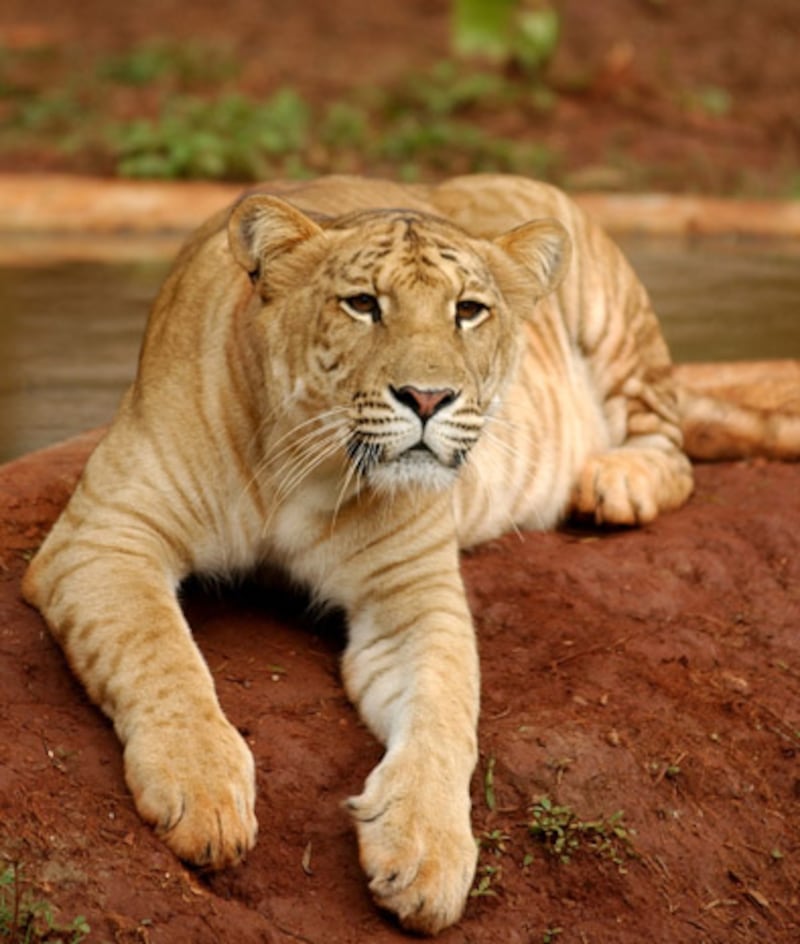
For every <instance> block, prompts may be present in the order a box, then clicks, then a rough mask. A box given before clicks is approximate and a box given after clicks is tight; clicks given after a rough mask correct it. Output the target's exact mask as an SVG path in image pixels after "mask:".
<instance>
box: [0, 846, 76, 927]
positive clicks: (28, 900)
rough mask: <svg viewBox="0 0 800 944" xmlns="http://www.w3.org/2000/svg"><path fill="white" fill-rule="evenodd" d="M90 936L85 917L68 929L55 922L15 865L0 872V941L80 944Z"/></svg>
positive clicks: (71, 924)
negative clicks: (29, 891)
mask: <svg viewBox="0 0 800 944" xmlns="http://www.w3.org/2000/svg"><path fill="white" fill-rule="evenodd" d="M88 933H89V925H88V924H87V922H86V919H85V918H84V917H83V916H82V915H78V917H76V918H74V919H73V920H72V922H71V923H70V924H68V925H62V924H59V923H57V922H56V920H55V917H54V914H53V908H52V906H51V905H50V904H49V903H48V902H46V901H37V900H35V899H33V898H32V897H31V896H30V895H29V894H28V893H27V891H26V889H25V880H24V879H23V876H22V869H21V868H20V866H19V865H18V864H17V863H16V862H12V863H10V864H8V865H6V867H5V868H4V869H3V871H2V872H0V939H2V940H3V941H4V942H7V944H37V942H46V944H79V942H80V941H82V940H83V939H84V938H85V937H86V936H87V935H88Z"/></svg>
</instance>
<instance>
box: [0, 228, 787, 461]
mask: <svg viewBox="0 0 800 944" xmlns="http://www.w3.org/2000/svg"><path fill="white" fill-rule="evenodd" d="M620 242H621V243H622V245H623V248H624V249H625V251H626V253H627V254H628V257H629V258H630V259H631V261H632V263H633V265H634V267H635V268H636V270H637V271H638V273H639V275H640V277H641V278H642V279H643V281H644V282H645V284H646V285H647V287H648V289H649V290H650V292H651V295H652V297H653V301H654V304H655V307H656V311H658V313H659V316H660V318H661V321H662V324H663V328H664V333H665V334H666V336H667V340H668V342H669V344H670V347H671V349H672V352H673V356H674V358H675V360H676V361H705V360H737V359H758V358H769V357H800V250H798V248H797V247H792V246H787V245H776V244H765V243H760V242H759V243H742V242H736V241H731V240H714V241H708V240H704V241H702V242H697V243H688V242H686V241H684V240H680V239H663V240H652V239H647V240H642V239H637V238H633V237H626V238H625V239H624V240H620ZM167 265H168V264H167V262H165V261H164V259H163V257H159V258H156V259H149V260H144V261H140V262H136V263H131V262H117V263H102V264H101V263H79V262H71V263H64V264H56V265H47V266H45V267H41V268H40V267H34V266H30V265H29V266H24V267H21V268H14V269H12V268H9V267H0V461H7V460H9V459H12V458H14V457H16V456H19V455H22V454H23V453H25V452H29V451H31V450H33V449H37V448H40V447H42V446H46V445H49V444H51V443H54V442H57V441H59V440H61V439H64V438H66V437H68V436H72V435H74V434H76V433H79V432H82V431H83V430H85V429H89V428H92V427H94V426H99V425H102V424H104V423H107V422H108V421H109V420H110V419H111V417H112V416H113V414H114V410H115V408H116V405H117V403H118V401H119V398H120V395H121V394H122V392H123V390H124V389H125V387H126V386H127V385H128V384H129V383H130V381H131V379H132V378H133V375H134V373H135V370H136V357H137V353H138V348H139V342H140V339H141V334H142V330H143V328H144V323H145V319H146V316H147V311H148V308H149V305H150V302H151V300H152V298H153V297H154V295H155V293H156V291H157V289H158V286H159V284H160V282H161V280H162V278H163V276H164V274H165V272H166V269H167Z"/></svg>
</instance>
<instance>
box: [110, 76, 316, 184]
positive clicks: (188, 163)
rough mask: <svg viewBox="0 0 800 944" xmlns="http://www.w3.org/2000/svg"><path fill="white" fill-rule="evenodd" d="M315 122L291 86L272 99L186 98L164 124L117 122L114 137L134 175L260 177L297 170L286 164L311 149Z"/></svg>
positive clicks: (171, 106) (126, 172)
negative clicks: (294, 156)
mask: <svg viewBox="0 0 800 944" xmlns="http://www.w3.org/2000/svg"><path fill="white" fill-rule="evenodd" d="M309 124H310V111H309V108H308V105H307V104H306V103H305V102H304V101H303V99H302V98H300V96H299V95H297V93H296V92H294V91H292V90H291V89H282V90H280V91H278V92H276V93H275V94H274V95H273V96H272V97H271V98H269V99H267V101H265V102H255V101H253V100H252V99H249V98H247V97H245V96H243V95H238V94H230V95H224V96H222V97H220V98H216V99H211V100H205V99H200V98H195V97H193V96H188V95H181V96H175V97H173V98H171V99H169V100H168V101H167V103H166V104H165V106H164V108H163V109H162V112H161V114H160V116H159V117H158V119H156V120H153V121H151V120H146V119H142V120H139V121H133V122H130V123H124V124H119V125H116V126H114V127H112V129H111V131H110V132H109V137H110V139H111V141H112V144H113V146H114V149H115V150H116V153H117V156H118V159H119V164H118V169H119V172H120V173H121V174H122V175H123V176H126V177H167V178H196V177H212V178H227V179H254V178H258V177H267V176H269V174H270V173H271V172H275V171H279V172H281V171H282V172H291V169H290V168H288V167H287V166H285V165H286V159H287V158H288V157H289V156H291V155H294V154H297V153H298V152H301V151H302V150H303V148H304V147H305V146H306V143H307V140H308V130H309ZM276 164H277V165H278V166H276Z"/></svg>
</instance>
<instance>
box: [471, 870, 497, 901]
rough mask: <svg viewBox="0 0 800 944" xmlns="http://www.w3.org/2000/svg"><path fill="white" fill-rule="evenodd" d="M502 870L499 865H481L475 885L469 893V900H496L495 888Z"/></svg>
mask: <svg viewBox="0 0 800 944" xmlns="http://www.w3.org/2000/svg"><path fill="white" fill-rule="evenodd" d="M502 874H503V869H502V866H499V865H481V866H479V867H478V872H477V876H476V880H475V885H474V886H473V888H472V891H470V893H469V896H470V898H496V897H497V886H498V883H499V882H500V878H501V877H502Z"/></svg>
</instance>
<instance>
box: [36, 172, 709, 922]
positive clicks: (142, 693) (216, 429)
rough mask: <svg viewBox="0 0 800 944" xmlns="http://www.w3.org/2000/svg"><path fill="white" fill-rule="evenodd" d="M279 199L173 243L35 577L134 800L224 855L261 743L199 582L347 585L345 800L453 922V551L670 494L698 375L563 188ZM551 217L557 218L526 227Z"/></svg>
mask: <svg viewBox="0 0 800 944" xmlns="http://www.w3.org/2000/svg"><path fill="white" fill-rule="evenodd" d="M285 196H286V198H287V201H288V202H286V201H283V200H279V199H277V198H275V197H273V196H270V195H268V194H254V195H251V196H249V197H247V198H245V199H244V200H243V201H241V202H240V203H239V204H237V206H236V207H235V208H234V209H233V211H232V212H231V213H226V214H222V215H220V216H219V217H217V218H216V219H214V220H212V221H210V222H209V223H208V224H207V225H206V226H205V227H203V229H202V230H200V232H199V233H198V234H197V235H196V236H195V237H194V239H193V240H192V241H191V242H190V243H189V244H188V245H187V247H186V248H185V249H184V250H183V252H182V253H181V255H180V256H179V259H178V261H177V262H176V264H175V266H174V268H173V270H172V272H171V274H170V275H169V277H168V278H167V280H166V283H165V285H164V287H163V289H162V291H161V293H160V295H159V297H158V299H157V301H156V303H155V306H154V309H153V312H152V314H151V318H150V322H149V325H148V329H147V334H146V338H145V341H144V345H143V349H142V354H141V358H140V364H139V371H138V376H137V379H136V381H135V383H134V385H133V387H132V388H131V390H130V391H129V392H128V393H127V395H126V396H125V398H124V400H123V403H122V405H121V407H120V410H119V413H118V415H117V417H116V419H115V421H114V423H113V425H112V427H111V429H110V431H109V432H108V434H107V436H106V437H105V438H104V440H103V441H102V442H101V443H100V445H99V446H98V448H97V450H96V451H95V453H94V455H93V456H92V458H91V459H90V461H89V463H88V465H87V468H86V470H85V473H84V475H83V477H82V479H81V481H80V483H79V485H78V488H77V490H76V492H75V494H74V496H73V497H72V499H71V501H70V503H69V505H68V507H67V508H66V510H65V511H64V513H63V515H62V516H61V518H60V519H59V521H58V522H57V523H56V525H55V527H54V528H53V530H52V532H51V534H50V535H49V537H48V538H47V540H46V541H45V543H44V544H43V546H42V548H41V550H40V551H39V553H38V555H37V556H36V558H35V560H34V561H33V563H32V564H31V567H30V569H29V571H28V573H27V575H26V578H25V582H24V592H25V595H26V597H27V598H28V599H29V600H30V601H31V602H33V603H34V604H35V605H36V606H38V607H39V608H40V609H41V611H42V612H43V614H44V616H45V618H46V620H47V622H48V624H49V626H50V628H51V630H52V632H53V633H54V635H55V637H56V638H57V639H58V641H59V642H60V644H61V645H62V646H63V648H64V651H65V653H66V655H67V658H68V659H69V661H70V664H71V666H72V668H73V669H74V671H75V672H76V674H77V675H78V676H79V677H80V678H81V680H82V681H83V683H84V684H85V686H86V689H87V691H88V692H89V695H90V696H91V698H92V699H93V700H94V701H95V702H96V703H97V704H98V705H99V706H100V707H101V708H102V709H103V711H104V712H106V713H107V714H108V715H109V717H110V718H112V719H113V722H114V725H115V727H116V730H117V733H118V734H119V737H120V740H121V741H122V743H123V745H124V751H125V773H126V778H127V781H128V784H129V786H130V789H131V791H132V793H133V796H134V799H135V802H136V805H137V808H138V810H139V812H140V813H141V815H142V817H143V818H144V819H145V820H147V821H148V822H150V823H152V824H153V825H154V826H155V828H156V829H157V830H158V832H159V833H160V834H161V835H162V836H163V837H164V839H165V841H166V842H167V843H168V844H169V845H170V847H171V848H172V849H173V850H174V851H175V852H176V853H177V854H178V855H179V856H180V857H182V858H184V859H186V860H188V861H190V862H194V863H197V864H201V865H209V866H213V867H221V866H225V865H229V864H232V863H236V862H238V861H239V860H240V859H241V858H242V857H243V856H244V855H245V853H246V852H247V850H248V849H250V848H251V846H252V845H253V843H254V841H255V838H256V821H255V817H254V813H253V806H254V772H253V762H252V758H251V755H250V752H249V750H248V748H247V747H246V745H245V743H244V741H243V739H242V738H241V737H240V735H239V734H238V733H237V731H236V730H235V729H234V728H233V726H232V725H231V724H230V723H229V722H228V721H227V719H226V718H225V717H224V715H223V713H222V711H221V709H220V706H219V704H218V701H217V698H216V695H215V692H214V685H213V681H212V679H211V676H210V673H209V671H208V669H207V667H206V665H205V663H204V661H203V659H202V657H201V655H200V653H199V651H198V649H197V647H196V646H195V644H194V643H193V641H192V638H191V635H190V631H189V628H188V626H187V625H186V623H185V621H184V618H183V616H182V614H181V611H180V608H179V606H178V603H177V602H176V589H177V587H178V585H179V583H180V581H181V580H183V579H184V578H185V577H186V576H187V575H188V574H190V573H194V572H199V573H207V574H231V573H235V572H238V571H242V570H245V569H249V568H253V567H255V566H257V565H259V564H261V563H264V562H271V563H274V564H278V565H280V566H282V567H284V568H285V569H286V570H287V571H288V572H289V573H290V574H292V575H293V576H294V577H295V578H297V579H299V580H301V581H304V582H305V583H306V584H307V585H308V586H309V587H310V588H311V589H312V591H313V592H314V594H315V595H317V596H318V597H320V598H322V599H325V600H329V601H331V602H334V603H336V604H338V605H340V606H342V607H344V609H345V611H346V613H347V615H348V620H349V628H350V635H349V643H348V646H347V650H346V653H345V655H344V660H343V676H344V683H345V686H346V688H347V691H348V694H349V695H350V697H351V698H352V700H353V701H354V702H355V703H356V704H357V705H358V707H359V709H360V711H361V714H362V716H363V718H364V720H365V721H366V723H367V724H368V725H369V727H370V728H371V729H372V731H373V732H374V733H375V735H376V736H377V737H378V738H380V739H381V741H382V742H383V743H384V744H385V745H386V748H387V750H386V754H385V757H384V759H383V761H382V762H381V763H380V765H379V766H378V767H377V768H376V769H375V770H374V771H373V773H372V774H371V775H370V777H369V778H368V780H367V783H366V785H365V787H364V790H363V792H362V793H361V794H360V796H357V797H355V798H353V799H351V800H350V801H349V807H350V810H351V811H352V814H353V817H354V820H355V823H356V828H357V831H358V837H359V845H360V854H361V859H362V863H363V866H364V869H365V871H366V873H367V876H368V879H369V882H370V888H371V890H372V892H373V894H374V896H375V898H376V900H377V901H378V903H379V904H381V905H382V906H384V907H386V908H388V909H390V910H392V911H394V912H396V913H397V915H398V916H399V918H400V920H401V921H402V922H403V923H404V924H406V925H407V926H408V927H409V928H412V929H416V930H419V931H423V932H429V933H432V932H436V931H438V930H439V929H441V928H443V927H445V926H446V925H448V924H450V923H452V922H453V921H455V920H456V919H457V918H458V917H459V915H460V914H461V911H462V909H463V906H464V902H465V900H466V897H467V894H468V891H469V887H470V884H471V882H472V878H473V873H474V868H475V860H476V846H475V842H474V840H473V837H472V833H471V829H470V810H469V781H470V777H471V774H472V770H473V767H474V764H475V759H476V752H477V747H476V734H475V732H476V721H477V712H478V688H479V682H478V664H477V658H476V649H475V641H474V637H473V630H472V624H471V619H470V615H469V612H468V609H467V604H466V600H465V595H464V591H463V587H462V584H461V578H460V575H459V567H458V546H459V545H461V546H463V545H468V544H474V543H476V542H479V541H483V540H486V539H487V538H490V537H493V536H496V535H498V534H501V533H502V532H504V531H507V530H508V529H510V528H515V527H519V528H548V527H551V526H553V525H554V524H555V523H556V522H557V521H558V520H559V519H560V518H562V517H563V516H564V515H565V514H566V513H567V512H568V510H569V509H570V508H574V509H575V510H577V511H578V512H580V513H583V514H589V515H593V516H594V517H595V518H596V519H597V520H598V521H609V522H615V523H635V522H640V521H647V520H650V519H652V518H653V517H654V516H655V515H656V514H658V513H659V512H660V511H663V510H665V509H670V508H675V507H677V506H679V505H680V504H681V503H682V502H683V501H684V500H685V499H686V498H687V496H688V495H689V492H690V490H691V487H692V477H691V469H690V465H689V462H688V460H687V458H686V456H685V455H684V453H683V452H682V450H681V430H680V417H679V412H678V406H677V399H676V393H675V390H674V389H673V385H672V381H671V378H670V364H669V358H668V354H667V350H666V348H665V345H664V343H663V341H662V338H661V335H660V332H659V329H658V325H657V323H656V320H655V317H654V315H653V313H652V311H651V309H650V306H649V303H648V300H647V297H646V294H645V292H644V290H643V289H642V287H641V286H640V284H639V283H638V281H637V280H636V279H635V277H634V276H633V274H632V272H631V270H630V269H629V267H628V266H627V264H626V263H625V261H624V260H623V259H622V257H621V256H620V254H619V253H618V252H617V250H616V249H615V248H614V246H613V245H612V244H611V243H610V242H609V241H608V240H607V239H606V237H605V236H603V234H602V233H601V232H599V231H598V230H597V229H596V228H595V227H593V226H592V225H591V224H590V223H589V221H588V220H587V219H585V218H584V217H583V216H582V215H581V214H580V213H579V212H578V210H577V209H576V208H575V207H574V205H572V204H571V203H570V202H569V201H568V199H567V198H566V197H565V196H564V195H563V194H561V193H559V192H557V191H555V190H553V189H552V188H549V187H545V186H543V185H539V184H534V183H532V182H530V181H525V180H520V179H515V178H498V177H477V178H461V179H456V180H453V181H450V182H448V183H445V184H442V185H440V186H438V187H435V188H422V187H418V188H400V187H397V186H395V185H392V184H389V183H385V182H374V181H372V182H371V181H365V180H357V179H342V178H329V179H323V180H321V181H317V182H315V183H312V184H308V185H305V186H303V187H299V188H297V189H296V190H293V191H291V192H290V193H287V194H285ZM381 207H403V209H402V210H394V209H380V208H381ZM300 211H303V212H300ZM543 217H553V218H556V219H558V220H559V221H560V223H555V222H546V221H545V222H541V221H540V222H533V223H531V222H527V221H529V220H533V219H539V220H541V218H543ZM467 232H469V233H470V234H471V235H467ZM567 234H568V235H567ZM570 245H572V246H573V251H572V262H571V264H569V265H568V257H569V255H570ZM565 272H566V275H564V273H565ZM559 283H560V286H559V287H558V290H557V291H556V292H553V291H552V290H553V289H554V288H555V287H556V286H557V285H559ZM540 299H541V300H540Z"/></svg>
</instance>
